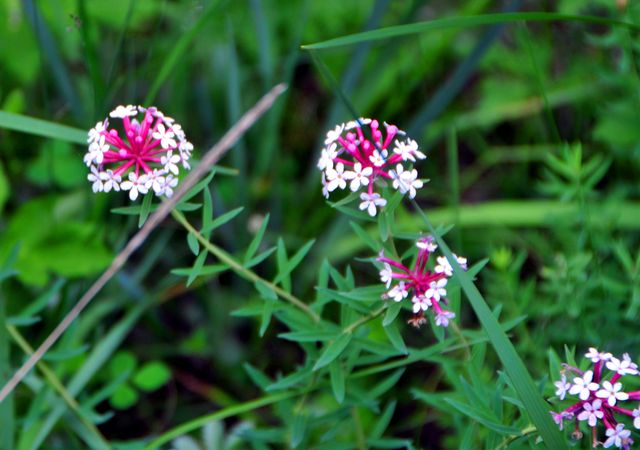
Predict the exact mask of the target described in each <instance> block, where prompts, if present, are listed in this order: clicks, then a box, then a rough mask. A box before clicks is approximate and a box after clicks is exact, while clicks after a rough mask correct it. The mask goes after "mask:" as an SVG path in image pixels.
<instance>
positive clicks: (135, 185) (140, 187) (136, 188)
mask: <svg viewBox="0 0 640 450" xmlns="http://www.w3.org/2000/svg"><path fill="white" fill-rule="evenodd" d="M147 182H148V179H147V176H146V175H140V176H139V177H138V176H137V175H136V174H135V172H130V173H129V179H128V180H126V181H123V182H122V183H121V184H120V187H121V188H122V190H123V191H129V198H130V199H131V201H135V199H137V198H138V194H146V193H147V192H149V186H147Z"/></svg>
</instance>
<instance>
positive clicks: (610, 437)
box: [604, 423, 631, 448]
mask: <svg viewBox="0 0 640 450" xmlns="http://www.w3.org/2000/svg"><path fill="white" fill-rule="evenodd" d="M606 434H607V440H606V441H604V448H609V447H611V446H612V445H615V446H616V447H618V448H622V446H623V445H625V446H626V445H629V442H628V441H629V438H630V436H631V431H630V430H625V429H624V424H623V423H619V424H617V425H616V427H615V428H607V431H606Z"/></svg>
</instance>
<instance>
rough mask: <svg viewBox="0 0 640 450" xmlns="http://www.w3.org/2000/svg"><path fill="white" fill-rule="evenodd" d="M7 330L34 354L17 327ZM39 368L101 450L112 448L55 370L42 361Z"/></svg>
mask: <svg viewBox="0 0 640 450" xmlns="http://www.w3.org/2000/svg"><path fill="white" fill-rule="evenodd" d="M6 330H7V331H8V332H9V334H10V335H11V338H12V339H13V340H14V341H15V342H16V344H18V346H19V347H20V348H21V349H22V350H23V351H24V352H25V353H26V354H27V355H31V354H33V351H34V350H33V348H32V347H31V346H30V345H29V343H28V342H27V341H26V339H25V338H24V337H23V336H22V335H21V334H20V332H19V331H18V329H17V328H16V327H14V326H13V325H9V324H7V326H6ZM37 367H38V369H40V372H42V374H43V375H44V377H45V378H46V379H47V381H48V382H49V384H50V385H51V386H52V387H53V389H54V390H56V391H57V392H58V394H60V396H61V397H62V399H63V400H64V401H65V403H66V404H67V405H68V406H69V408H71V410H72V411H73V412H75V413H76V415H77V416H78V418H79V419H80V421H81V422H82V423H83V425H84V426H85V427H86V428H87V430H88V431H89V433H90V434H92V435H93V437H94V438H95V439H96V441H97V442H99V443H100V445H101V446H100V448H104V449H110V448H112V447H111V445H109V443H108V442H107V440H106V439H105V437H104V436H102V433H100V430H98V428H97V427H96V426H95V424H94V423H93V422H91V420H89V419H88V418H87V417H86V416H85V415H84V414H83V412H82V410H81V408H80V405H79V404H78V402H77V401H76V399H75V398H73V396H72V395H71V394H70V393H69V391H67V389H66V388H65V387H64V385H63V384H62V382H61V381H60V379H59V378H58V377H57V376H56V374H55V373H54V372H53V370H51V369H50V368H49V366H48V365H47V364H46V363H45V362H44V361H42V360H40V361H38V363H37ZM7 448H12V447H7Z"/></svg>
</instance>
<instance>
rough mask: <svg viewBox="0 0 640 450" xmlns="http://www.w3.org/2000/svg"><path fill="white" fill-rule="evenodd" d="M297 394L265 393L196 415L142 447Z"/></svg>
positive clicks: (152, 448)
mask: <svg viewBox="0 0 640 450" xmlns="http://www.w3.org/2000/svg"><path fill="white" fill-rule="evenodd" d="M297 395H299V393H298V392H292V391H288V392H280V393H277V394H272V395H265V396H264V397H260V398H258V399H255V400H251V401H248V402H245V403H240V404H237V405H233V406H229V407H228V408H224V409H221V410H220V411H216V412H215V413H213V414H207V415H204V416H200V417H196V418H195V419H192V420H189V421H188V422H186V423H183V424H182V425H179V426H177V427H175V428H172V429H171V430H169V431H167V432H165V433H162V434H161V435H160V436H158V437H157V438H156V439H154V440H153V441H151V442H150V443H149V444H147V446H146V447H144V450H155V449H158V448H160V446H162V445H164V444H166V443H167V442H170V441H171V440H173V439H175V438H177V437H179V436H182V435H184V434H187V433H190V432H192V431H194V430H197V429H199V428H201V427H202V426H203V425H204V424H206V423H208V422H211V421H213V420H222V419H226V418H228V417H234V416H238V415H240V414H244V413H246V412H249V411H253V410H254V409H257V408H262V407H263V406H267V405H271V404H273V403H277V402H279V401H282V400H286V399H289V398H292V397H295V396H297Z"/></svg>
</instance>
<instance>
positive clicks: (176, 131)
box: [84, 105, 193, 200]
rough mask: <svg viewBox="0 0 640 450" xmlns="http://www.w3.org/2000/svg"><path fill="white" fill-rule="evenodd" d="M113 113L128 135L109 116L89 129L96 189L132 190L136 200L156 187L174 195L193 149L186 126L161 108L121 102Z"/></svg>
mask: <svg viewBox="0 0 640 450" xmlns="http://www.w3.org/2000/svg"><path fill="white" fill-rule="evenodd" d="M140 114H143V115H144V117H143V118H142V120H141V121H140V122H139V121H138V119H137V117H138V115H140ZM109 116H110V117H111V118H113V119H119V121H121V122H122V129H123V131H124V135H123V136H122V137H121V136H120V133H119V132H118V130H117V129H115V128H109V125H110V124H109V119H108V118H107V119H105V120H104V121H102V122H98V123H97V124H96V126H95V127H93V128H91V129H90V130H89V133H88V138H87V142H88V143H89V148H88V151H87V153H86V154H85V156H84V162H85V164H86V165H87V167H89V169H90V173H89V175H88V176H87V179H88V180H89V182H90V183H91V184H92V186H91V187H92V189H93V192H109V191H111V190H114V191H120V190H123V191H129V198H130V199H131V200H135V199H137V198H138V195H139V194H143V195H144V194H146V193H147V192H149V191H150V190H152V191H153V192H154V193H155V194H156V195H158V196H160V195H165V196H167V197H171V196H172V195H173V190H174V189H175V187H176V186H177V185H178V178H177V177H178V174H179V172H180V166H181V167H182V168H184V169H186V170H189V169H190V166H189V163H188V161H189V158H190V157H191V151H192V150H193V145H192V144H191V143H190V142H189V141H187V139H186V137H185V134H184V131H182V127H181V126H180V125H179V124H177V123H176V122H175V121H174V120H173V119H172V118H171V117H167V116H165V115H164V114H162V112H160V111H159V110H158V109H157V108H155V107H150V108H144V107H142V106H133V105H127V106H118V107H117V108H116V109H114V110H113V111H111V113H110V114H109ZM123 180H124V181H123Z"/></svg>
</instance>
